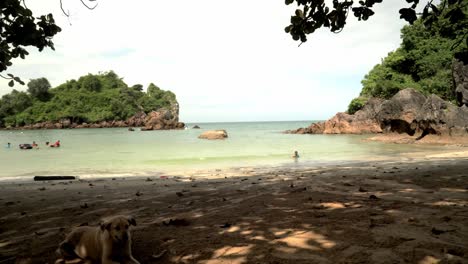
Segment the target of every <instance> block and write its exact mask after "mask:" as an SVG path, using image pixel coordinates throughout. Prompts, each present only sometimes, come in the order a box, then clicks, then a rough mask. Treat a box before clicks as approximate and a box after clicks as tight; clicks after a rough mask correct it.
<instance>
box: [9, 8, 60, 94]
mask: <svg viewBox="0 0 468 264" xmlns="http://www.w3.org/2000/svg"><path fill="white" fill-rule="evenodd" d="M60 31H61V29H60V27H58V26H57V25H56V24H55V20H54V17H53V16H52V14H47V15H41V16H39V17H34V16H33V13H32V11H31V10H30V9H28V8H27V7H25V6H23V5H22V4H21V1H20V0H2V1H0V73H1V72H4V71H6V70H7V68H8V67H10V66H11V65H12V64H13V63H12V59H14V58H18V57H20V58H22V59H24V58H25V57H26V56H27V55H28V54H29V53H28V51H26V49H25V47H28V46H32V47H37V48H38V49H39V51H42V50H43V49H44V48H47V47H49V48H51V49H54V43H53V42H52V37H53V36H55V35H56V34H57V33H58V32H60ZM1 76H2V77H3V78H5V79H11V81H10V82H9V83H8V85H10V86H13V85H14V81H16V82H19V83H21V84H24V82H22V81H21V80H20V79H19V78H18V77H15V76H13V75H12V74H7V76H8V77H6V76H4V75H1Z"/></svg>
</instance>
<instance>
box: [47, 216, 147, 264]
mask: <svg viewBox="0 0 468 264" xmlns="http://www.w3.org/2000/svg"><path fill="white" fill-rule="evenodd" d="M130 225H134V226H136V221H135V219H134V218H133V217H127V216H114V217H112V218H108V219H106V220H104V221H103V222H101V224H100V226H96V227H91V226H80V227H77V228H76V229H74V230H73V231H72V232H71V233H70V234H69V235H68V236H67V237H66V238H65V240H64V241H63V242H62V243H61V244H60V246H59V249H58V252H59V254H60V255H61V256H62V258H61V259H58V260H57V261H56V262H55V263H56V264H67V263H85V264H98V263H101V264H117V263H120V264H140V262H138V261H137V260H136V259H135V258H133V256H132V249H131V237H130V232H129V227H130Z"/></svg>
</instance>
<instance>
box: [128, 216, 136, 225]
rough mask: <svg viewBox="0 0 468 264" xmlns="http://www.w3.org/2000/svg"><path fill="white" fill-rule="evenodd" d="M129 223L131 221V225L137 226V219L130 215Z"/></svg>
mask: <svg viewBox="0 0 468 264" xmlns="http://www.w3.org/2000/svg"><path fill="white" fill-rule="evenodd" d="M128 223H129V224H130V225H134V226H136V220H135V218H133V216H129V217H128Z"/></svg>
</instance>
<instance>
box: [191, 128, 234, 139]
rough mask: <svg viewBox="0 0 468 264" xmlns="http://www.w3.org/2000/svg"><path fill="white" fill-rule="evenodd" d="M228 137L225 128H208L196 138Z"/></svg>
mask: <svg viewBox="0 0 468 264" xmlns="http://www.w3.org/2000/svg"><path fill="white" fill-rule="evenodd" d="M227 137H228V134H227V132H226V130H224V129H223V130H208V131H205V132H203V133H201V135H200V136H198V138H201V139H225V138H227Z"/></svg>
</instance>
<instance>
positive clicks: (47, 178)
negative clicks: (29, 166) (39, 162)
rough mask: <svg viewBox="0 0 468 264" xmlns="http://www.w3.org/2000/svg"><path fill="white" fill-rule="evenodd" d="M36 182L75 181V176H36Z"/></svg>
mask: <svg viewBox="0 0 468 264" xmlns="http://www.w3.org/2000/svg"><path fill="white" fill-rule="evenodd" d="M33 179H34V181H60V180H75V179H76V177H75V176H34V178H33Z"/></svg>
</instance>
